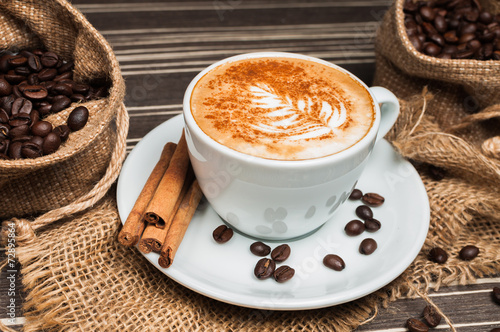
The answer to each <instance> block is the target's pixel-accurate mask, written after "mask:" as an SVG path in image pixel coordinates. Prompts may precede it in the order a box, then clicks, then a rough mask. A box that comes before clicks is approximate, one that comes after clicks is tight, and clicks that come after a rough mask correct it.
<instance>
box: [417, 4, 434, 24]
mask: <svg viewBox="0 0 500 332" xmlns="http://www.w3.org/2000/svg"><path fill="white" fill-rule="evenodd" d="M419 13H420V16H421V17H422V18H423V19H424V20H426V21H433V20H434V19H435V18H436V12H435V11H434V9H433V8H431V7H429V6H422V7H420V9H419Z"/></svg>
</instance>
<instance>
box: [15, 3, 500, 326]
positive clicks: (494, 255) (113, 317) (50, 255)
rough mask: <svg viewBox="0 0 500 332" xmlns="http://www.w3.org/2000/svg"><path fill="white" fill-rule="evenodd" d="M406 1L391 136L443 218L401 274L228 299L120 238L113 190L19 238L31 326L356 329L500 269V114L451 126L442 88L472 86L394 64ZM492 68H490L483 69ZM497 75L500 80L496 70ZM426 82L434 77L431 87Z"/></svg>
mask: <svg viewBox="0 0 500 332" xmlns="http://www.w3.org/2000/svg"><path fill="white" fill-rule="evenodd" d="M401 4H402V1H401V0H398V1H397V2H396V4H395V6H393V7H392V8H391V9H390V10H389V12H388V14H387V15H386V17H385V19H384V22H383V23H382V27H381V30H380V31H379V33H378V39H377V56H378V59H377V75H376V84H379V85H384V86H387V87H389V88H390V89H393V90H394V91H395V92H396V93H397V94H398V96H399V97H400V98H401V105H402V110H401V116H400V119H399V120H398V122H397V124H396V126H395V128H394V129H393V131H392V132H391V133H390V134H389V136H388V139H389V140H390V141H391V142H392V143H393V145H394V147H395V148H396V149H397V150H398V151H399V152H400V153H401V154H403V155H404V156H406V157H408V158H410V159H411V160H412V161H413V163H414V165H415V166H416V168H417V169H418V171H419V173H420V175H421V177H422V180H423V182H424V184H425V186H426V188H427V192H428V196H429V200H430V205H431V222H430V228H429V233H428V236H427V239H426V241H425V244H424V246H423V248H422V251H421V252H420V254H419V255H418V257H417V258H416V259H415V261H414V262H413V263H412V264H411V265H410V267H408V269H407V270H406V271H405V272H404V273H403V274H402V275H401V276H400V277H398V278H397V279H396V280H395V281H393V282H392V283H390V284H389V285H388V286H386V287H384V288H383V289H381V290H379V291H377V292H375V293H373V294H371V295H369V296H366V297H364V298H362V299H359V300H356V301H353V302H350V303H347V304H343V305H338V306H333V307H329V308H324V309H318V310H309V311H297V312H295V311H294V312H286V311H266V310H255V309H248V308H242V307H237V306H233V305H229V304H225V303H221V302H219V301H216V300H212V299H209V298H207V297H205V296H202V295H199V294H197V293H195V292H193V291H190V290H188V289H186V288H184V287H183V286H181V285H179V284H177V283H176V282H174V281H172V280H170V279H169V278H167V277H166V276H165V275H163V274H162V273H161V272H159V271H157V270H156V269H155V268H154V267H153V266H152V265H151V264H149V263H148V261H147V260H146V259H145V258H143V257H142V255H141V254H140V253H139V252H138V251H137V250H136V249H135V248H133V249H130V248H126V247H124V246H121V245H119V244H118V241H117V234H118V231H119V229H120V227H121V226H120V225H121V223H120V221H119V218H118V213H117V208H116V202H115V196H114V192H110V193H109V195H108V196H106V197H105V198H104V199H103V200H101V201H100V202H99V204H97V205H95V206H94V207H93V208H92V209H90V210H87V211H86V212H82V213H80V214H79V215H77V216H76V217H71V218H66V219H65V220H63V221H60V222H58V223H57V224H52V225H51V226H49V227H46V228H45V231H44V232H41V233H40V234H39V237H38V240H37V241H30V242H28V243H25V244H24V245H23V246H19V247H18V248H17V252H16V254H17V256H18V259H19V262H20V263H21V265H22V275H23V279H22V282H23V285H24V291H25V292H26V298H25V300H26V303H25V305H24V307H23V310H24V316H25V317H26V324H25V326H24V328H23V330H24V331H60V330H64V331H77V330H78V331H104V330H105V331H164V330H175V331H192V330H200V331H245V330H256V331H349V330H352V329H354V328H356V327H357V326H359V325H360V324H363V323H364V322H366V321H369V320H370V319H371V318H372V317H373V316H375V315H376V313H377V309H378V307H379V306H380V305H390V303H391V301H394V300H396V299H398V298H400V297H402V296H421V297H424V298H425V299H426V300H427V301H429V302H430V299H429V298H428V297H427V296H426V294H427V292H428V290H429V287H431V286H432V287H434V288H436V289H438V288H439V287H442V286H443V285H447V284H449V283H451V282H458V283H460V284H467V283H473V282H474V281H475V279H476V278H478V277H484V276H489V275H498V273H499V271H500V212H499V211H500V202H499V199H498V198H499V193H500V189H499V188H500V170H499V167H500V163H499V159H496V158H495V157H494V155H493V154H492V153H493V152H494V149H487V148H486V149H483V148H482V146H483V145H484V142H485V141H488V140H489V139H491V138H492V137H495V136H496V135H498V131H496V132H495V130H498V123H497V122H494V121H496V120H495V119H491V120H487V121H480V122H478V120H477V119H473V121H469V120H470V118H468V119H466V120H467V121H469V123H468V124H467V125H465V126H464V127H465V129H460V130H458V131H457V129H456V128H455V129H453V130H454V131H449V130H448V131H447V130H445V129H443V128H445V127H448V125H449V124H450V123H449V122H446V121H447V120H446V119H450V120H449V121H452V122H451V125H457V124H461V123H464V122H463V119H464V118H465V117H467V116H468V115H464V114H463V113H461V112H462V111H460V110H458V111H457V110H456V105H455V104H451V106H450V100H446V99H443V98H441V97H442V96H443V95H445V96H451V99H453V100H457V97H456V93H453V91H455V92H456V91H459V92H460V91H462V90H456V89H455V90H453V89H450V90H449V91H448V92H443V93H442V94H441V93H440V91H439V90H437V89H434V88H433V86H434V85H433V84H437V83H436V82H435V81H436V79H437V78H435V77H434V78H432V80H429V79H425V77H424V78H422V77H420V78H418V79H415V78H414V77H415V75H414V74H408V73H404V72H402V71H401V68H398V67H397V65H396V64H395V63H394V62H397V61H395V60H394V57H395V55H397V54H398V53H392V54H390V52H386V51H384V49H385V48H387V49H389V46H387V45H388V43H393V44H397V43H398V42H400V41H401V40H403V42H402V43H400V44H401V45H405V46H404V47H403V48H402V49H403V50H406V53H405V52H400V53H399V54H401V55H402V56H404V55H405V54H408V50H409V48H408V45H407V42H406V40H404V38H402V37H401V36H400V35H398V34H395V32H396V31H399V30H401V26H400V25H398V24H401V21H399V22H396V21H395V20H394V18H395V17H399V19H401V16H400V15H399V16H398V15H397V13H396V11H397V10H398V8H399V9H401V8H400V7H401ZM398 29H399V30H398ZM394 47H396V46H394ZM410 51H411V49H410ZM410 53H411V52H410ZM411 54H413V53H411ZM413 55H414V56H415V54H413ZM398 56H399V55H398ZM414 60H415V59H413V60H412V59H411V58H410V59H406V60H405V61H406V62H408V61H414ZM417 60H419V59H417ZM424 60H425V61H434V60H429V59H424ZM471 61H472V60H471ZM495 66H498V63H497V64H496V65H495ZM496 68H498V67H496ZM495 70H496V69H495ZM496 73H497V74H498V72H496ZM497 74H495V75H497ZM484 79H488V77H484V75H483V80H484ZM495 79H498V77H496V78H495ZM491 82H493V83H492V84H497V82H496V81H494V79H493V78H492V79H491ZM446 84H448V82H446ZM446 84H445V85H446ZM457 84H458V85H460V83H457ZM424 86H429V87H428V89H424V91H423V92H422V88H423V87H424ZM409 87H411V89H410V88H409ZM497 88H498V86H497ZM412 89H413V90H412ZM454 98H455V99H454ZM462 98H463V97H462ZM486 101H487V100H483V101H482V102H486ZM491 101H493V99H491V98H490V102H491ZM458 104H460V105H463V103H458ZM440 106H441V107H440ZM443 106H444V107H443ZM488 106H490V105H482V106H481V107H482V108H485V107H488ZM441 112H443V113H441ZM444 112H447V113H444ZM457 114H458V116H457ZM488 118H490V117H488ZM483 120H484V119H483ZM471 128H472V129H471ZM492 151H493V152H492ZM430 164H432V165H434V166H438V167H440V168H442V169H443V170H444V171H445V172H446V173H445V176H444V178H442V179H440V180H436V177H435V176H432V173H430V172H429V165H430ZM467 244H473V245H476V246H478V247H479V248H480V254H479V256H478V257H477V258H476V259H474V260H472V261H469V262H465V261H462V260H460V259H459V258H458V252H459V250H460V249H461V248H462V247H463V246H465V245H467ZM434 246H440V247H442V248H443V249H445V250H446V251H447V252H448V253H449V259H448V261H447V263H446V264H443V265H439V264H436V263H433V262H430V261H429V260H428V259H427V252H428V250H429V249H430V248H432V247H434ZM438 309H439V308H438ZM415 314H416V315H419V314H420V313H415ZM444 314H446V312H445V313H444ZM402 319H403V318H402ZM448 322H449V321H448ZM401 323H402V324H403V321H402V322H401ZM449 323H450V324H451V325H452V322H449Z"/></svg>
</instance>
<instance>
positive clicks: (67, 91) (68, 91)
mask: <svg viewBox="0 0 500 332" xmlns="http://www.w3.org/2000/svg"><path fill="white" fill-rule="evenodd" d="M52 91H53V92H54V93H57V94H60V95H65V96H66V97H71V95H72V94H73V89H72V88H71V86H70V85H69V84H66V83H57V84H56V85H55V86H54V87H53V88H52Z"/></svg>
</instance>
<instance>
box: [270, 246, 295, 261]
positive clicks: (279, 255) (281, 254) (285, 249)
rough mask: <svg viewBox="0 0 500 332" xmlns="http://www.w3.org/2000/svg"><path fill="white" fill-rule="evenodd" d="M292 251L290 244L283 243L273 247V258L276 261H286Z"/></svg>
mask: <svg viewBox="0 0 500 332" xmlns="http://www.w3.org/2000/svg"><path fill="white" fill-rule="evenodd" d="M290 252H291V249H290V246H289V245H288V244H282V245H279V246H277V247H276V248H274V249H273V251H272V252H271V258H272V259H273V260H274V261H276V262H284V261H285V260H286V259H287V258H288V257H290Z"/></svg>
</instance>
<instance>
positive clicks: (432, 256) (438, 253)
mask: <svg viewBox="0 0 500 332" xmlns="http://www.w3.org/2000/svg"><path fill="white" fill-rule="evenodd" d="M427 258H429V260H430V261H432V262H434V263H438V264H444V263H446V261H447V260H448V254H447V253H446V251H444V250H443V249H442V248H439V247H434V248H432V249H431V250H430V251H429V253H428V254H427Z"/></svg>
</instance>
